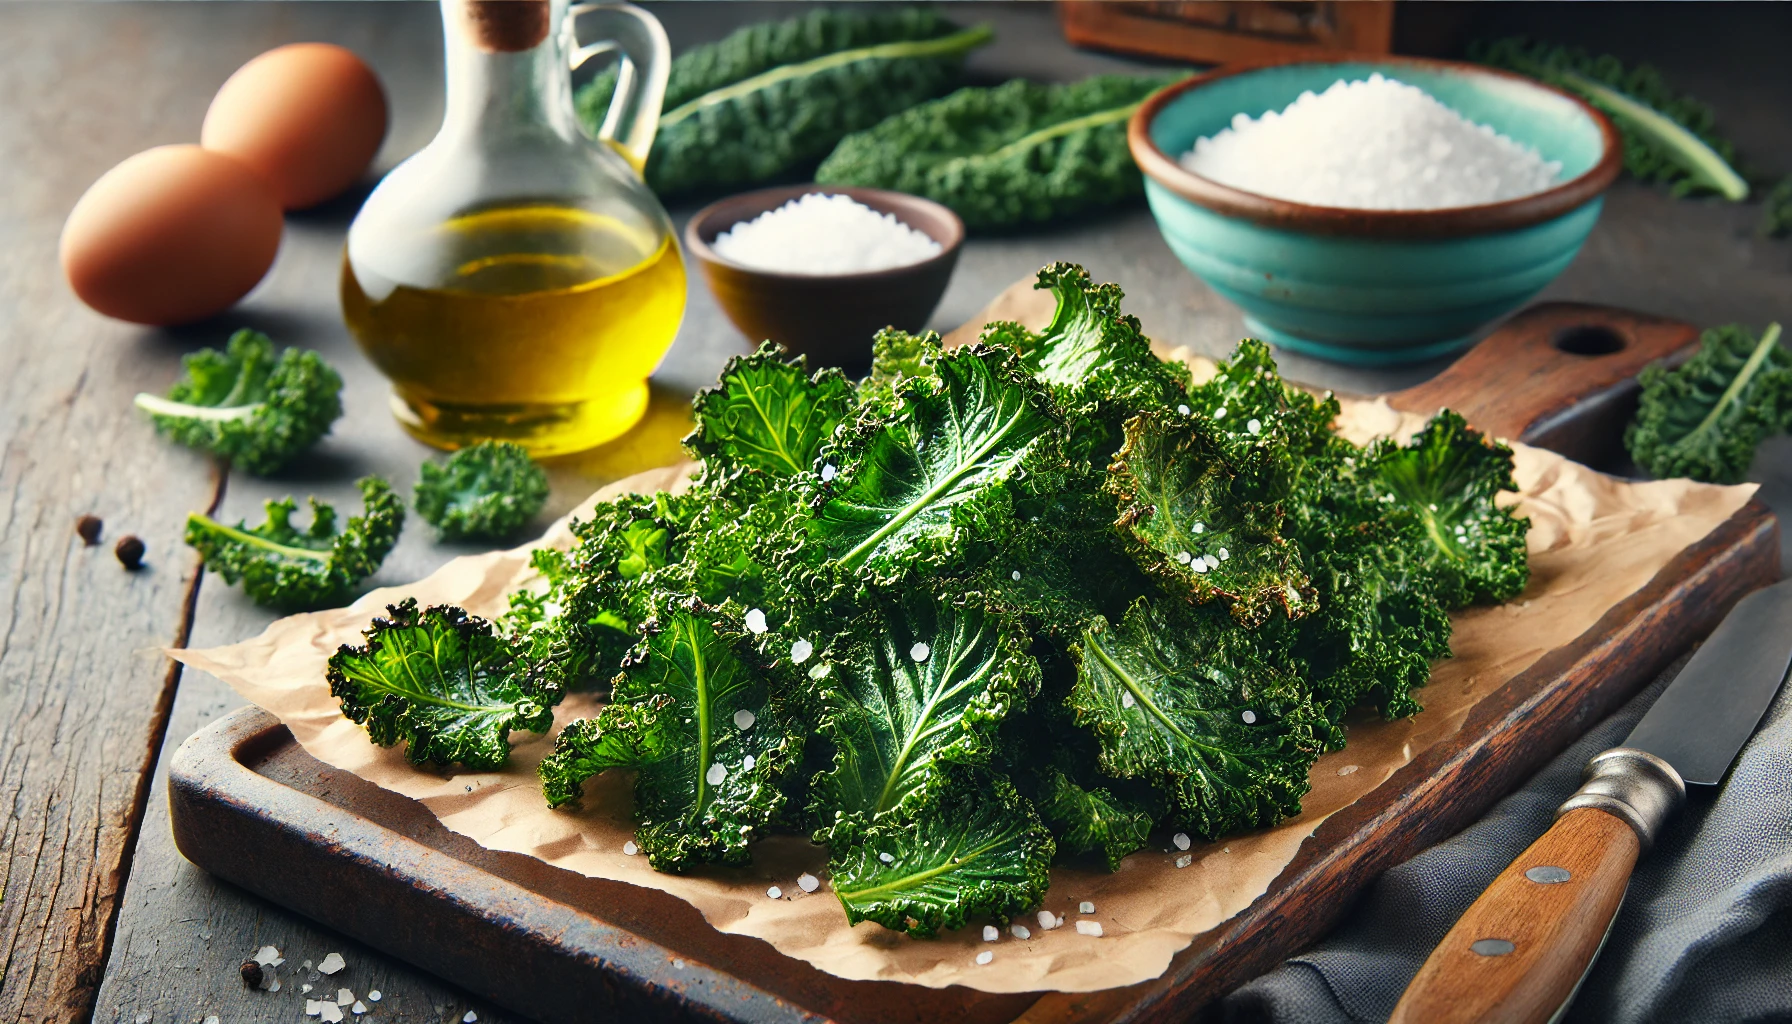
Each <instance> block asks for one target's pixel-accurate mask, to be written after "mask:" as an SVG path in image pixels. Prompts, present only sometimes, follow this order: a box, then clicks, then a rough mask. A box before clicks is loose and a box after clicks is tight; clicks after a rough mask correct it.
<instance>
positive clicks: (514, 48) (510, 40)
mask: <svg viewBox="0 0 1792 1024" xmlns="http://www.w3.org/2000/svg"><path fill="white" fill-rule="evenodd" d="M461 10H462V12H463V15H462V16H463V17H464V18H465V19H466V27H467V35H468V36H469V37H470V38H471V39H472V40H473V42H474V44H475V45H477V46H478V47H479V48H480V49H482V50H485V51H487V52H491V53H520V52H522V51H523V50H533V49H534V48H535V47H536V46H538V45H540V43H541V41H542V40H543V39H546V38H547V37H548V27H549V26H548V0H463V2H462V4H461Z"/></svg>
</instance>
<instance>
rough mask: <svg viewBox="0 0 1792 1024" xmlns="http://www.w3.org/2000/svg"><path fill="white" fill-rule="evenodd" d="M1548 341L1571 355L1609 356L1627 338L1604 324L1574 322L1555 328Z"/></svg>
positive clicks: (1621, 345)
mask: <svg viewBox="0 0 1792 1024" xmlns="http://www.w3.org/2000/svg"><path fill="white" fill-rule="evenodd" d="M1550 343H1551V344H1553V345H1555V347H1556V348H1557V349H1560V350H1561V351H1563V352H1566V353H1568V354H1569V355H1571V356H1609V355H1611V354H1612V353H1613V352H1622V351H1624V346H1626V345H1628V344H1629V340H1628V339H1626V338H1625V337H1624V335H1622V334H1619V333H1618V332H1617V331H1615V330H1613V329H1611V328H1610V327H1607V326H1605V325H1604V324H1574V325H1572V326H1570V327H1563V328H1561V329H1559V330H1557V331H1556V333H1555V335H1554V336H1553V337H1551V338H1550Z"/></svg>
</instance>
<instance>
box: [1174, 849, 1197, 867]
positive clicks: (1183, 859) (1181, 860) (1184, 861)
mask: <svg viewBox="0 0 1792 1024" xmlns="http://www.w3.org/2000/svg"><path fill="white" fill-rule="evenodd" d="M1194 862H1195V858H1193V857H1191V856H1189V855H1188V854H1186V853H1185V854H1183V855H1182V856H1180V857H1178V858H1176V866H1177V867H1179V868H1186V867H1188V866H1189V865H1190V864H1193V863H1194Z"/></svg>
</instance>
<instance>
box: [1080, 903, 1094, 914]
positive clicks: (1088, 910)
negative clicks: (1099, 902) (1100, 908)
mask: <svg viewBox="0 0 1792 1024" xmlns="http://www.w3.org/2000/svg"><path fill="white" fill-rule="evenodd" d="M1076 912H1077V913H1079V914H1093V913H1095V904H1093V903H1090V902H1089V901H1088V900H1084V901H1083V902H1081V903H1078V904H1077V905H1076Z"/></svg>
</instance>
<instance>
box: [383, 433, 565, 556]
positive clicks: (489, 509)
mask: <svg viewBox="0 0 1792 1024" xmlns="http://www.w3.org/2000/svg"><path fill="white" fill-rule="evenodd" d="M414 500H415V502H416V506H417V514H418V515H420V516H422V517H423V520H424V521H425V522H427V523H429V524H430V525H431V526H433V527H435V528H436V530H437V531H439V532H440V533H441V536H442V539H443V540H503V539H504V538H506V537H510V536H514V535H515V534H516V533H517V531H519V530H521V529H522V528H523V527H524V526H525V525H527V524H528V522H529V520H531V519H533V518H535V515H536V513H538V512H540V511H541V507H542V506H543V505H545V504H547V500H548V475H547V473H546V472H545V471H543V470H542V468H541V467H540V466H538V465H536V464H535V460H534V459H531V458H530V457H529V452H528V450H527V449H525V448H523V446H521V445H516V444H511V443H509V442H507V441H481V442H480V443H478V444H475V445H471V446H469V447H466V448H462V449H461V450H459V451H457V452H455V453H454V454H453V455H450V456H448V458H447V460H446V461H443V462H425V463H424V464H423V469H422V477H421V479H419V480H418V481H417V492H416V495H415V499H414Z"/></svg>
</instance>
